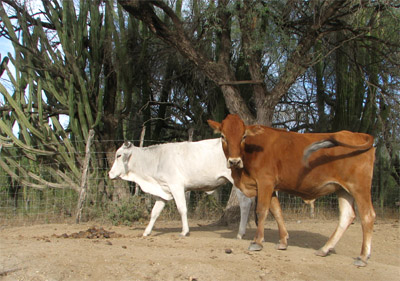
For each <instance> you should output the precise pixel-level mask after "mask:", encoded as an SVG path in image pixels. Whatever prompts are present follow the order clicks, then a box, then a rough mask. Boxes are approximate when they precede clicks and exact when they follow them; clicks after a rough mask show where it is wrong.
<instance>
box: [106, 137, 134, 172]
mask: <svg viewBox="0 0 400 281" xmlns="http://www.w3.org/2000/svg"><path fill="white" fill-rule="evenodd" d="M132 146H133V145H132V143H130V142H125V143H124V144H123V145H122V146H121V147H120V148H119V149H118V150H117V152H116V153H115V159H114V164H113V166H112V167H111V170H110V172H109V173H108V176H109V177H110V179H115V178H118V177H122V176H124V175H126V173H127V172H128V162H129V158H130V157H131V154H132V149H131V147H132Z"/></svg>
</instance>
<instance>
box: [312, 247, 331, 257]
mask: <svg viewBox="0 0 400 281" xmlns="http://www.w3.org/2000/svg"><path fill="white" fill-rule="evenodd" d="M328 253H329V251H328V252H324V251H322V250H321V249H319V250H317V251H315V253H314V254H315V255H316V256H319V257H326V256H327V255H328Z"/></svg>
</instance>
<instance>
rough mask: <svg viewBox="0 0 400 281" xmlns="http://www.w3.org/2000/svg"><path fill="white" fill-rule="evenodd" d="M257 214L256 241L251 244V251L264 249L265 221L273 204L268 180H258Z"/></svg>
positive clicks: (271, 189) (271, 190)
mask: <svg viewBox="0 0 400 281" xmlns="http://www.w3.org/2000/svg"><path fill="white" fill-rule="evenodd" d="M257 187H258V189H257V210H256V212H257V216H258V225H257V231H256V236H255V237H254V241H253V242H251V244H250V246H249V250H250V251H260V250H262V248H263V246H262V242H263V240H264V222H265V219H266V217H267V215H268V210H269V206H270V204H271V198H272V192H273V188H272V185H271V184H269V183H267V182H257Z"/></svg>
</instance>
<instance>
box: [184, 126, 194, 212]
mask: <svg viewBox="0 0 400 281" xmlns="http://www.w3.org/2000/svg"><path fill="white" fill-rule="evenodd" d="M188 133H189V138H188V141H189V142H192V141H193V133H194V129H193V128H190V129H189V131H188ZM185 198H186V205H187V206H189V201H190V191H186V192H185Z"/></svg>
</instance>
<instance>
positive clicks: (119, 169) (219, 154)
mask: <svg viewBox="0 0 400 281" xmlns="http://www.w3.org/2000/svg"><path fill="white" fill-rule="evenodd" d="M109 177H110V178H111V179H115V178H118V177H119V178H121V179H123V180H128V181H133V182H136V183H137V184H139V186H140V188H141V189H142V190H143V191H144V192H146V193H150V194H152V195H154V196H155V197H156V203H155V204H154V207H153V210H152V211H151V219H150V222H149V224H148V226H147V227H146V229H145V231H144V233H143V236H148V235H149V234H150V233H151V231H152V229H153V226H154V223H155V221H156V220H157V218H158V216H159V215H160V213H161V211H162V209H163V208H164V206H165V203H166V201H167V200H171V199H174V200H175V203H176V206H177V207H178V211H179V213H180V215H181V218H182V232H181V235H182V236H186V235H187V234H188V233H189V225H188V221H187V208H186V199H185V192H186V191H190V190H202V191H211V190H214V189H216V188H217V187H218V186H220V185H222V184H224V183H226V182H227V181H230V182H231V183H233V179H232V177H231V170H230V169H228V168H227V167H226V158H225V155H224V152H223V150H222V144H221V139H220V138H218V139H209V140H203V141H198V142H178V143H167V144H161V145H153V146H149V147H144V148H140V147H136V146H134V145H132V144H131V143H130V142H125V143H124V144H123V145H122V146H121V147H120V148H119V149H118V150H117V152H116V155H115V161H114V164H113V166H112V168H111V170H110V172H109ZM233 188H235V190H236V194H237V197H238V199H239V206H240V225H239V231H238V234H237V238H239V239H241V238H242V237H243V235H244V234H245V232H246V224H247V220H248V217H249V212H250V207H251V199H250V198H247V197H246V196H245V195H244V194H243V193H242V192H241V191H240V190H239V189H238V188H236V187H233Z"/></svg>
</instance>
